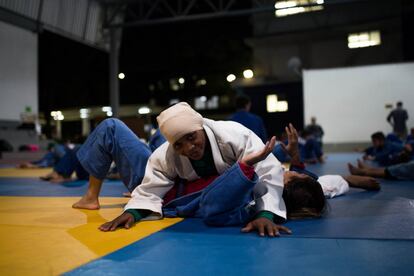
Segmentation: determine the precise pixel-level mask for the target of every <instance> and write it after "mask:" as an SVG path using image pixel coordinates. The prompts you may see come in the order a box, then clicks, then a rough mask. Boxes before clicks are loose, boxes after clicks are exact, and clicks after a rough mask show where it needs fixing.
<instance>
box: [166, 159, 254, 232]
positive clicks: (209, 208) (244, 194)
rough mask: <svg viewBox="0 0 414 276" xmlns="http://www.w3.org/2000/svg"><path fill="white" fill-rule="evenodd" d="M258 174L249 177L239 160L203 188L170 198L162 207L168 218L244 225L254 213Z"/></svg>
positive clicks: (209, 223) (224, 224) (215, 224)
mask: <svg viewBox="0 0 414 276" xmlns="http://www.w3.org/2000/svg"><path fill="white" fill-rule="evenodd" d="M257 181H258V176H257V175H256V174H255V175H254V178H253V180H250V179H248V178H247V177H246V176H245V175H244V173H243V172H242V170H241V169H240V166H239V164H238V163H236V164H234V165H233V166H232V167H231V168H230V169H228V170H227V171H226V172H224V173H223V174H222V175H220V176H219V177H217V178H216V179H215V180H214V181H213V182H212V183H211V184H210V185H208V186H207V187H206V188H204V189H203V190H202V191H199V192H196V193H192V194H189V195H185V196H182V197H179V198H176V199H174V200H172V201H170V202H169V203H168V204H167V205H165V206H164V207H163V214H164V216H165V217H196V218H202V219H203V221H204V222H205V223H206V224H208V225H214V226H229V225H243V224H245V223H247V222H249V221H250V220H251V219H252V218H253V217H254V215H255V211H254V210H253V205H251V204H249V203H250V202H252V200H253V188H254V186H255V185H256V184H257Z"/></svg>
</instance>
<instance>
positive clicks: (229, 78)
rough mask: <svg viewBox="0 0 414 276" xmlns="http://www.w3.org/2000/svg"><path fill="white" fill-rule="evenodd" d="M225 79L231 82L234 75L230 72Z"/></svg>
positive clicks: (234, 77) (234, 78)
mask: <svg viewBox="0 0 414 276" xmlns="http://www.w3.org/2000/svg"><path fill="white" fill-rule="evenodd" d="M226 79H227V81H228V82H233V81H235V80H236V76H235V75H234V74H230V75H228V76H227V78H226Z"/></svg>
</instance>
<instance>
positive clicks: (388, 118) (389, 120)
mask: <svg viewBox="0 0 414 276" xmlns="http://www.w3.org/2000/svg"><path fill="white" fill-rule="evenodd" d="M392 114H393V112H392V111H391V112H390V114H388V116H387V122H388V123H390V125H391V126H394V124H393V123H392V122H391V118H392Z"/></svg>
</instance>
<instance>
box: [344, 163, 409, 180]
mask: <svg viewBox="0 0 414 276" xmlns="http://www.w3.org/2000/svg"><path fill="white" fill-rule="evenodd" d="M348 168H349V172H350V173H351V174H353V175H361V176H372V177H378V178H386V179H398V180H414V161H410V162H407V163H401V164H395V165H391V166H387V167H380V168H375V167H371V166H368V165H366V164H364V163H363V162H362V161H361V160H358V165H357V167H355V166H353V165H352V164H350V163H348Z"/></svg>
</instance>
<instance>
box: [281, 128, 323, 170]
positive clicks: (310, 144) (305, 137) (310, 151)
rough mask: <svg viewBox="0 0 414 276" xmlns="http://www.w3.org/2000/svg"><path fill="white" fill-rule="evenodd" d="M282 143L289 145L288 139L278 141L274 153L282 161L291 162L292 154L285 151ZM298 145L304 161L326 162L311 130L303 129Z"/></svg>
mask: <svg viewBox="0 0 414 276" xmlns="http://www.w3.org/2000/svg"><path fill="white" fill-rule="evenodd" d="M282 143H283V144H284V145H287V144H288V141H287V140H286V139H285V140H283V142H280V143H278V144H277V145H276V146H275V148H274V149H273V154H274V155H275V156H276V158H277V159H278V160H279V161H280V162H290V156H289V155H288V154H287V153H286V152H285V151H284V149H283V145H282ZM298 147H299V153H300V158H301V160H303V162H305V163H310V164H314V163H316V162H320V163H323V162H324V158H323V152H322V150H321V148H320V146H319V144H318V143H317V141H316V140H315V139H314V138H313V136H312V134H311V133H310V132H309V131H305V130H304V131H302V137H298Z"/></svg>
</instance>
